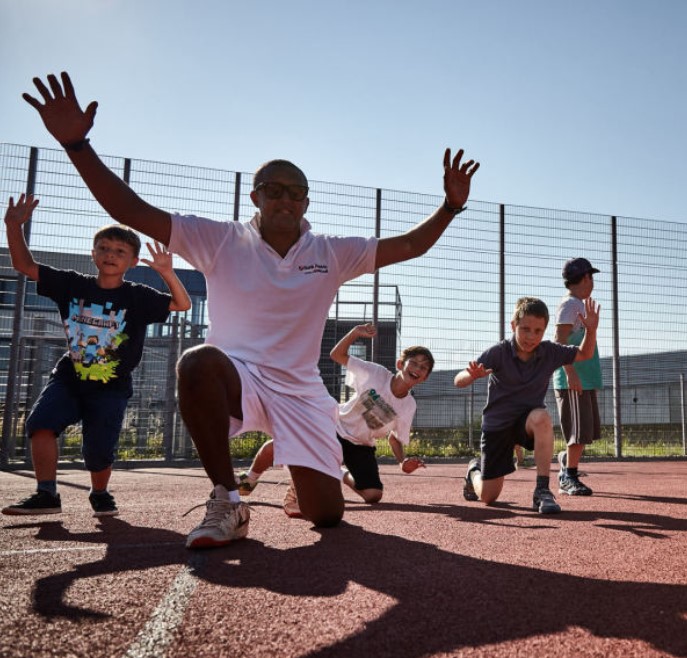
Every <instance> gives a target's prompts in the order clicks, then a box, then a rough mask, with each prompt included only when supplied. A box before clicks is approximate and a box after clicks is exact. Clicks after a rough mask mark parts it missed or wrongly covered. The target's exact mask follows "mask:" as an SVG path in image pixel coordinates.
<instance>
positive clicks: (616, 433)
mask: <svg viewBox="0 0 687 658" xmlns="http://www.w3.org/2000/svg"><path fill="white" fill-rule="evenodd" d="M611 252H612V257H611V267H612V271H611V277H612V281H611V288H612V292H611V298H612V309H611V312H612V316H613V439H614V444H615V456H616V457H617V458H620V457H622V456H623V438H622V437H623V423H622V418H621V394H622V385H621V383H620V320H619V315H620V314H619V311H618V308H619V298H618V297H619V296H618V218H617V217H615V216H613V217H611Z"/></svg>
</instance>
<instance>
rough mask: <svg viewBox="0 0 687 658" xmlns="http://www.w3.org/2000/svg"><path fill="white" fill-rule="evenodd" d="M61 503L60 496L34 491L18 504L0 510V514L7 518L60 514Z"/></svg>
mask: <svg viewBox="0 0 687 658" xmlns="http://www.w3.org/2000/svg"><path fill="white" fill-rule="evenodd" d="M61 512H62V501H61V500H60V494H55V495H54V496H53V495H52V494H51V493H50V492H48V491H36V493H34V494H32V495H31V496H29V497H28V498H25V499H24V500H22V501H21V502H19V503H16V504H14V505H8V506H7V507H3V508H2V513H3V514H7V515H8V516H21V515H28V514H60V513H61Z"/></svg>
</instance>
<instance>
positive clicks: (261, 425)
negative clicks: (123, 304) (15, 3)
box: [24, 73, 479, 548]
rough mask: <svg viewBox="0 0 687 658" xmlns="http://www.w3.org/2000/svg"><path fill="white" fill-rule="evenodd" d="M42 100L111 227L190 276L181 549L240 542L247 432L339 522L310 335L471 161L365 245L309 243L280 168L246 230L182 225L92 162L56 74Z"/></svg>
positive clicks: (320, 521)
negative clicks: (159, 251)
mask: <svg viewBox="0 0 687 658" xmlns="http://www.w3.org/2000/svg"><path fill="white" fill-rule="evenodd" d="M34 84H35V85H36V88H37V89H38V92H39V93H40V95H41V97H42V99H43V102H42V103H41V102H40V101H39V100H37V99H36V98H34V97H33V96H30V95H29V94H24V99H25V100H26V101H27V102H28V103H29V104H30V105H31V106H32V107H34V108H35V109H36V110H37V111H38V113H39V114H40V116H41V119H42V120H43V123H44V124H45V126H46V128H47V129H48V131H49V132H50V133H51V134H52V136H53V137H54V138H55V139H56V140H57V141H58V142H59V143H60V144H61V145H62V146H63V148H64V149H65V151H66V153H67V155H68V157H69V158H70V160H71V161H72V163H73V165H74V166H75V167H76V169H77V171H78V172H79V174H80V176H81V177H82V179H83V181H84V182H85V183H86V185H87V186H88V188H89V189H90V191H91V193H92V194H93V196H94V197H95V198H96V200H97V201H98V203H100V205H101V206H102V207H103V209H104V210H105V211H106V212H107V213H108V214H109V215H110V216H112V217H113V218H114V219H116V220H117V221H120V222H122V223H124V224H126V225H128V226H131V227H132V228H134V229H136V230H138V231H140V232H141V233H144V234H145V235H148V236H150V237H151V238H153V239H155V240H157V241H158V242H161V243H162V244H164V245H167V246H169V247H170V249H171V250H172V251H176V252H177V253H179V254H180V255H181V256H183V258H185V259H186V260H187V261H188V262H189V263H191V264H192V265H193V266H194V267H196V268H197V269H198V270H199V271H201V272H203V274H204V275H205V277H206V280H207V287H208V314H209V317H210V329H209V332H208V336H207V339H206V343H205V344H204V345H201V346H199V347H196V348H193V349H191V350H188V351H187V352H185V353H184V355H183V356H182V357H181V359H180V361H179V364H178V391H179V408H180V410H181V414H182V417H183V419H184V422H185V424H186V426H187V427H188V429H189V432H190V434H191V437H192V439H193V442H194V444H195V446H196V449H197V451H198V455H199V456H200V459H201V462H202V464H203V467H204V468H205V471H206V473H207V475H208V477H209V478H210V480H211V481H212V484H213V487H214V488H213V492H212V495H211V498H210V499H209V500H208V501H207V504H206V515H205V518H204V520H203V521H202V523H201V524H200V525H198V526H197V527H196V528H195V529H194V530H192V531H191V533H190V534H189V537H188V540H187V542H186V546H187V547H188V548H206V547H213V546H223V545H225V544H228V543H229V542H231V541H234V540H236V539H241V538H243V537H245V536H246V535H247V533H248V522H249V517H250V512H249V509H248V507H247V505H245V504H244V503H242V502H241V500H240V497H239V493H238V491H237V484H236V481H235V475H234V470H233V466H232V460H231V453H230V450H229V444H228V437H229V436H230V435H234V434H237V433H239V432H245V431H248V430H251V429H259V430H262V431H264V432H266V433H267V434H270V435H271V436H272V437H273V438H274V440H275V459H276V460H277V461H278V462H280V463H283V464H286V465H288V466H289V470H290V471H291V476H292V479H293V482H294V485H295V489H296V493H297V496H298V502H299V505H300V510H301V512H302V513H303V515H304V516H305V517H306V518H307V519H308V520H310V521H311V522H312V523H313V524H314V525H316V526H318V527H328V526H334V525H337V524H338V523H339V522H340V521H341V519H342V517H343V509H344V501H343V495H342V492H341V485H340V471H338V469H339V467H340V464H341V447H340V445H339V443H338V442H337V440H336V436H335V432H336V429H335V422H336V403H335V401H334V400H333V399H332V398H331V397H330V396H329V395H328V394H327V391H326V388H325V386H324V384H323V383H322V381H321V379H320V377H319V375H318V371H317V361H318V357H319V350H320V344H321V337H322V331H323V329H324V325H325V322H326V318H327V313H328V309H329V306H330V305H331V303H332V301H333V299H334V296H335V294H336V291H337V289H338V288H339V286H341V284H343V283H344V282H345V281H348V280H350V279H353V278H355V277H357V276H359V275H361V274H364V273H370V272H374V271H375V270H376V269H378V268H380V267H385V266H386V265H391V264H394V263H398V262H401V261H405V260H408V259H411V258H416V257H418V256H421V255H422V254H424V253H425V252H426V251H427V250H428V249H429V248H430V247H432V245H433V244H434V243H435V242H436V241H437V240H438V239H439V237H440V236H441V235H442V233H443V232H444V230H446V228H447V227H448V226H449V224H450V223H451V221H452V220H453V218H454V217H455V216H456V215H457V214H458V213H460V212H461V211H462V210H463V209H464V204H465V202H466V201H467V199H468V196H469V193H470V182H471V179H472V176H473V175H474V174H475V172H476V171H477V170H478V168H479V163H476V162H474V161H473V160H468V161H467V162H461V159H462V157H463V151H462V150H459V151H458V153H457V154H456V156H455V157H453V158H451V151H450V149H447V150H446V152H445V154H444V192H445V198H444V202H443V204H442V205H441V206H439V208H437V209H436V210H435V211H434V212H433V213H432V214H431V215H430V216H429V217H427V218H426V219H425V220H423V221H422V222H420V223H419V224H418V225H417V226H415V227H414V228H412V229H410V230H409V231H407V232H406V233H403V234H401V235H398V236H394V237H389V238H383V239H376V238H367V239H366V238H338V237H332V236H325V235H316V234H314V233H312V232H311V231H310V225H309V223H308V222H307V220H306V219H305V217H304V216H305V213H306V211H307V209H308V205H309V199H308V181H307V178H306V177H305V175H304V174H303V172H302V171H301V170H300V169H299V168H298V167H296V166H295V165H294V164H292V163H291V162H288V161H285V160H273V161H271V162H268V163H266V164H265V165H263V166H261V167H260V168H259V169H258V170H257V171H256V173H255V176H254V180H253V190H252V192H251V194H250V197H251V201H252V202H253V204H254V205H255V206H256V208H257V209H258V212H257V213H256V215H255V217H254V218H253V219H252V220H251V221H250V222H248V223H246V224H241V223H239V222H214V221H212V220H208V219H203V218H199V217H194V216H186V217H182V216H179V215H174V216H172V215H170V213H168V212H166V211H164V210H161V209H159V208H156V207H154V206H152V205H150V204H149V203H147V202H146V201H144V200H143V199H141V198H140V197H139V196H138V195H137V194H136V193H135V192H134V191H133V190H132V189H131V188H130V187H129V186H128V185H126V183H124V181H122V180H121V179H120V178H119V177H118V176H117V175H116V174H115V173H114V172H112V171H111V170H110V169H108V168H107V166H106V165H105V164H104V163H103V162H102V160H101V159H100V158H99V157H98V155H97V154H96V152H95V151H94V150H93V148H92V147H91V146H90V143H89V140H88V138H87V137H86V135H87V134H88V132H89V131H90V129H91V128H92V126H93V121H94V118H95V112H96V109H97V103H95V102H91V103H90V104H89V105H88V106H87V107H86V109H85V110H82V109H81V107H80V105H79V102H78V100H77V98H76V94H75V92H74V87H73V85H72V82H71V80H70V78H69V76H68V75H67V74H66V73H62V75H61V80H58V78H57V77H56V76H55V75H52V74H51V75H49V76H48V77H47V84H45V83H44V82H43V81H42V80H40V79H39V78H34Z"/></svg>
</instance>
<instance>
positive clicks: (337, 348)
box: [329, 322, 377, 366]
mask: <svg viewBox="0 0 687 658" xmlns="http://www.w3.org/2000/svg"><path fill="white" fill-rule="evenodd" d="M376 335H377V327H375V326H374V325H373V324H372V323H371V322H368V323H367V324H359V325H357V326H355V327H353V329H351V330H350V331H349V332H348V333H347V334H346V335H345V336H344V337H343V338H342V339H341V340H340V341H339V342H338V343H337V344H336V345H334V347H332V351H331V352H330V353H329V356H330V357H331V359H332V361H334V362H336V363H338V364H339V365H342V366H347V365H348V350H349V349H350V347H351V345H353V343H355V341H356V340H358V338H374V337H375V336H376Z"/></svg>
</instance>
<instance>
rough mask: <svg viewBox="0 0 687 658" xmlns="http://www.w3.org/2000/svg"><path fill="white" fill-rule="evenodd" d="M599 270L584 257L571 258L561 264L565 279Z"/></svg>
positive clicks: (579, 277) (569, 279) (580, 276)
mask: <svg viewBox="0 0 687 658" xmlns="http://www.w3.org/2000/svg"><path fill="white" fill-rule="evenodd" d="M597 272H600V270H597V269H596V268H595V267H592V264H591V263H590V262H589V261H588V260H587V259H586V258H571V259H570V260H569V261H566V263H565V265H563V278H564V279H565V280H566V281H575V280H576V279H581V278H582V277H583V276H584V275H585V274H596V273H597Z"/></svg>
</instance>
